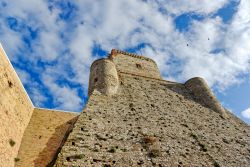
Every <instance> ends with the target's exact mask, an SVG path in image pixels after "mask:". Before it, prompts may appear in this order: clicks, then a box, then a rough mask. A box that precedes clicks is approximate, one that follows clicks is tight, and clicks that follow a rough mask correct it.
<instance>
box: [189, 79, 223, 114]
mask: <svg viewBox="0 0 250 167" xmlns="http://www.w3.org/2000/svg"><path fill="white" fill-rule="evenodd" d="M185 87H186V88H187V89H189V90H190V91H191V92H192V93H193V94H194V95H195V97H196V99H197V101H199V102H200V103H201V104H203V105H204V106H207V107H209V108H211V109H213V110H214V111H216V112H218V113H220V114H221V116H222V117H223V118H227V114H226V111H225V109H224V108H223V107H222V106H221V104H220V103H219V101H218V100H217V99H216V97H215V95H214V94H213V92H212V91H211V90H210V88H209V87H208V85H207V83H206V82H205V80H204V79H202V78H199V77H195V78H192V79H190V80H188V81H187V82H186V83H185Z"/></svg>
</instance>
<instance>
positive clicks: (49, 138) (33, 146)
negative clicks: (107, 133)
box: [15, 108, 78, 167]
mask: <svg viewBox="0 0 250 167" xmlns="http://www.w3.org/2000/svg"><path fill="white" fill-rule="evenodd" d="M77 116H78V113H72V112H61V111H56V110H48V109H39V108H35V109H34V112H33V115H32V117H31V119H30V122H29V125H28V127H27V128H26V130H25V133H24V136H23V139H22V143H21V146H20V149H19V153H18V158H19V159H20V160H19V161H18V162H16V165H15V166H16V167H45V166H47V165H49V164H50V163H51V162H53V159H54V157H55V156H56V155H57V151H58V149H60V147H61V145H62V143H63V142H64V139H65V137H67V134H68V133H69V131H70V130H71V128H72V127H73V125H74V123H75V121H76V120H77Z"/></svg>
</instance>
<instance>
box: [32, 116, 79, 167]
mask: <svg viewBox="0 0 250 167" xmlns="http://www.w3.org/2000/svg"><path fill="white" fill-rule="evenodd" d="M77 119H78V116H77V117H75V118H73V119H71V120H69V121H68V122H66V123H64V124H61V125H59V126H57V127H56V129H55V133H54V134H53V135H52V137H51V138H50V139H49V140H48V142H47V144H46V147H45V148H44V149H43V150H42V151H41V152H40V153H39V155H38V157H37V158H36V159H35V160H34V166H35V167H45V166H46V167H52V166H53V165H54V163H55V161H56V158H57V155H58V154H59V152H60V150H61V148H62V146H63V145H64V143H65V141H66V139H67V138H68V136H69V134H70V132H71V131H72V129H73V126H74V124H75V122H76V120H77ZM62 134H64V137H63V138H62V137H61V136H62Z"/></svg>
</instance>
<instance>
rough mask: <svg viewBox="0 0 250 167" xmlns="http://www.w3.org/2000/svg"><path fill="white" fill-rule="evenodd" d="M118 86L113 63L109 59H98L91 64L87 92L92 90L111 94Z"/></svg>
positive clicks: (90, 92)
mask: <svg viewBox="0 0 250 167" xmlns="http://www.w3.org/2000/svg"><path fill="white" fill-rule="evenodd" d="M118 86H119V80H118V74H117V70H116V67H115V64H114V63H113V61H111V60H110V59H99V60H96V61H95V62H94V63H93V64H92V65H91V70H90V77H89V90H88V91H89V92H88V94H89V95H91V94H92V92H93V91H94V90H96V91H98V92H99V93H102V94H104V95H113V94H115V93H116V92H117V89H118Z"/></svg>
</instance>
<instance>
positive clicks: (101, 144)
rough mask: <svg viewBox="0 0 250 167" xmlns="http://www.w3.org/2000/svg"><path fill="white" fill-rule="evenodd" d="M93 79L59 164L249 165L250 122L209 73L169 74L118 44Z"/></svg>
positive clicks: (95, 68)
mask: <svg viewBox="0 0 250 167" xmlns="http://www.w3.org/2000/svg"><path fill="white" fill-rule="evenodd" d="M108 67H111V68H108ZM100 81H102V82H100ZM89 83H91V85H89V95H90V97H89V100H88V103H87V104H86V106H85V109H84V110H83V112H82V113H81V115H80V116H79V118H78V120H77V121H76V123H75V125H74V127H73V130H72V132H71V133H70V134H69V137H68V138H67V140H66V142H65V144H64V146H63V147H62V149H61V151H60V153H59V154H58V157H57V160H56V163H55V164H54V166H55V167H92V166H93V167H111V166H117V167H133V166H143V167H151V166H158V167H168V166H173V167H175V166H177V167H196V166H197V167H198V166H211V167H236V166H237V167H248V166H250V128H249V126H248V125H247V124H245V123H244V122H242V121H241V120H239V119H238V118H236V117H235V116H234V115H232V114H231V113H230V112H228V111H227V110H226V109H224V108H223V107H222V106H221V105H220V103H219V102H218V101H217V100H216V97H215V96H214V95H213V93H212V92H211V90H210V89H209V88H208V86H207V84H206V83H205V82H204V80H203V79H201V78H193V79H191V80H189V81H187V82H186V83H185V84H181V83H176V82H170V81H165V80H162V78H161V76H160V73H159V70H158V68H157V65H156V64H155V62H154V61H153V60H151V59H148V58H146V57H143V56H138V55H134V54H129V53H126V52H122V51H119V50H112V52H111V54H110V55H109V56H108V57H107V58H105V59H101V60H97V61H95V62H94V63H93V65H92V67H91V75H90V81H89Z"/></svg>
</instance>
